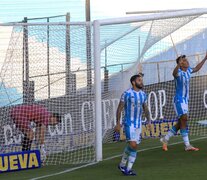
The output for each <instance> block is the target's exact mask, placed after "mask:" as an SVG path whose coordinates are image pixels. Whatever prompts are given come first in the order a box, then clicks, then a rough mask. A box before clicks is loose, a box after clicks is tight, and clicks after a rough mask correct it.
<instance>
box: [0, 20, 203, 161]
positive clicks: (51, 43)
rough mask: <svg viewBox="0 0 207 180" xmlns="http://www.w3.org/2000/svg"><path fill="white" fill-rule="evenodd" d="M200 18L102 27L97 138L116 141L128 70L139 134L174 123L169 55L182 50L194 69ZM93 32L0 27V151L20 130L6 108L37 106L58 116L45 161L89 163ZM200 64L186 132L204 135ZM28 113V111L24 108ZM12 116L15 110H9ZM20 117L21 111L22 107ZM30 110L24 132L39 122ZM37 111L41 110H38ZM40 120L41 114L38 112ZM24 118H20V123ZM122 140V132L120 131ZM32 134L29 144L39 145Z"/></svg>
mask: <svg viewBox="0 0 207 180" xmlns="http://www.w3.org/2000/svg"><path fill="white" fill-rule="evenodd" d="M206 22H207V21H206V16H201V17H197V16H185V17H180V18H170V19H160V20H154V21H145V22H137V23H126V24H118V25H117V24H116V25H115V24H114V25H107V26H101V30H100V40H101V44H100V47H101V79H102V81H101V83H102V89H101V92H102V112H103V113H102V128H103V143H111V142H114V141H117V140H118V139H119V136H118V135H117V134H116V133H115V132H114V126H115V124H116V109H117V105H118V103H119V99H120V96H121V94H122V93H123V91H125V90H126V89H128V88H129V87H130V82H129V79H130V77H131V75H134V74H136V73H137V72H140V71H142V72H143V73H144V74H145V76H144V83H145V91H146V92H147V94H148V105H149V109H150V115H151V118H152V119H153V126H154V128H153V130H152V132H148V131H147V129H146V128H145V124H144V121H145V119H144V118H143V133H142V136H143V138H147V137H159V136H161V135H164V134H166V132H167V131H168V129H169V128H170V127H171V126H172V125H173V124H174V123H175V122H176V115H175V112H174V109H173V103H172V98H173V96H174V82H173V77H172V75H171V74H172V71H173V68H174V67H175V65H176V64H175V58H176V57H177V56H178V55H180V54H186V55H187V57H188V59H189V62H190V65H191V66H192V67H194V66H195V65H196V64H197V63H198V62H200V61H201V60H202V58H203V56H204V55H205V50H206V49H207V46H206V44H205V39H206V35H207V29H206ZM92 35H93V31H92V29H91V27H89V26H86V25H66V24H65V25H64V24H63V25H49V24H45V25H36V26H35V25H33V26H30V25H28V26H14V27H10V26H8V27H1V26H0V36H1V37H2V40H3V41H1V42H0V43H1V49H0V60H1V66H2V67H1V76H0V77H1V84H0V94H1V96H0V106H1V108H0V118H1V120H0V144H1V149H0V152H1V153H6V152H13V151H21V150H22V141H23V138H24V137H25V132H24V130H22V128H21V127H19V124H18V123H17V122H16V121H15V120H14V119H13V118H11V110H12V109H13V108H15V107H19V106H22V105H25V104H26V105H29V106H31V105H34V104H35V105H38V106H41V107H44V108H45V109H46V110H45V111H47V112H48V113H50V114H51V113H59V114H60V115H61V117H62V121H61V123H60V124H58V125H55V126H48V127H47V129H46V134H45V148H46V152H47V160H46V163H47V164H66V163H67V164H81V163H87V162H91V161H94V160H95V127H94V125H95V115H94V109H95V104H94V61H93V58H92V54H93V48H92V47H93V44H92ZM206 68H207V65H206V64H205V65H204V67H203V68H202V69H201V70H200V71H199V72H198V73H196V74H194V75H193V78H192V80H191V86H190V103H189V104H190V111H189V112H190V114H189V118H190V121H189V129H190V133H191V135H206V132H207V131H206V127H205V122H206V121H205V118H206V108H207V103H206V94H207V92H206V82H207V81H206V73H205V72H206ZM31 111H34V112H35V110H31ZM16 114H17V116H18V117H19V114H20V113H19V112H17V113H16ZM23 114H25V116H27V112H26V111H24V113H23ZM31 116H32V115H31V113H29V115H28V118H27V121H26V120H25V121H23V120H21V121H20V122H22V124H24V125H25V124H26V123H27V125H28V127H27V128H28V129H29V130H32V131H33V132H34V133H35V132H36V131H37V128H38V123H39V122H38V123H37V122H35V121H34V120H33V119H31V118H30V117H31ZM39 116H40V115H39ZM44 119H45V117H44ZM25 122H26V123H25ZM120 138H121V140H124V139H125V137H124V133H121V137H120ZM38 144H39V142H38V139H37V138H36V137H34V139H33V142H32V149H35V148H37V147H38Z"/></svg>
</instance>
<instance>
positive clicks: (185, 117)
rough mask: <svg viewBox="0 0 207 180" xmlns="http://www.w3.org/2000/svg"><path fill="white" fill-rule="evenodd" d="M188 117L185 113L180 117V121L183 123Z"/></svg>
mask: <svg viewBox="0 0 207 180" xmlns="http://www.w3.org/2000/svg"><path fill="white" fill-rule="evenodd" d="M187 119H188V117H187V114H184V115H182V116H181V117H180V122H181V123H183V122H186V121H187Z"/></svg>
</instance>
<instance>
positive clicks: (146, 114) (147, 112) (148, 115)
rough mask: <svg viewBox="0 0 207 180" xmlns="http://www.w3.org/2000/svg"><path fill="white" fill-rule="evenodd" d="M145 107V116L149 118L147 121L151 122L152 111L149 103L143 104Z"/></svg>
mask: <svg viewBox="0 0 207 180" xmlns="http://www.w3.org/2000/svg"><path fill="white" fill-rule="evenodd" d="M143 109H144V113H145V117H146V118H147V123H151V118H150V112H149V108H148V105H147V103H144V104H143Z"/></svg>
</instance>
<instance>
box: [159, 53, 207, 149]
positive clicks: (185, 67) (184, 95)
mask: <svg viewBox="0 0 207 180" xmlns="http://www.w3.org/2000/svg"><path fill="white" fill-rule="evenodd" d="M206 60H207V53H206V55H205V57H204V59H203V60H202V61H201V62H200V63H199V64H198V65H197V66H196V67H195V68H191V67H189V62H188V60H187V58H186V56H185V55H182V56H179V57H178V58H177V59H176V62H177V66H176V67H175V69H174V71H173V76H174V79H175V96H174V108H175V112H176V114H177V117H178V123H177V124H176V125H174V126H173V127H172V129H171V130H170V131H169V132H168V134H167V135H166V136H164V137H163V138H161V139H160V141H161V142H162V143H163V147H162V149H163V150H164V151H167V150H168V147H167V143H168V141H169V139H170V138H171V137H172V136H174V135H176V133H177V131H178V130H179V129H180V133H181V136H182V138H183V141H184V144H185V151H198V150H199V149H198V148H195V147H193V146H192V145H191V144H190V142H189V138H188V131H187V119H188V115H187V114H188V101H189V85H190V78H191V74H192V73H195V72H197V71H199V70H200V69H201V67H202V66H203V64H204V63H205V61H206Z"/></svg>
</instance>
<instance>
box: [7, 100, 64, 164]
mask: <svg viewBox="0 0 207 180" xmlns="http://www.w3.org/2000/svg"><path fill="white" fill-rule="evenodd" d="M10 114H11V118H12V120H13V122H14V123H15V124H16V127H17V128H18V129H19V130H20V131H21V132H22V133H23V134H24V137H23V140H22V151H29V150H30V149H31V145H32V140H33V138H34V132H33V130H32V128H31V122H34V123H35V124H36V138H37V141H38V143H39V145H40V152H41V159H42V160H43V161H44V160H45V159H46V151H45V147H44V139H45V131H46V127H47V126H48V125H56V124H58V123H59V122H60V121H61V117H60V116H59V114H57V113H53V114H52V113H49V112H48V110H47V109H46V108H45V107H44V106H42V105H35V104H33V105H19V106H16V107H14V108H12V109H11V112H10Z"/></svg>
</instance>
